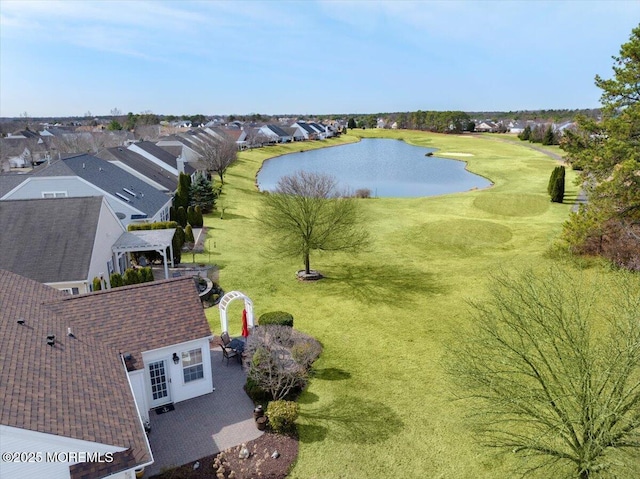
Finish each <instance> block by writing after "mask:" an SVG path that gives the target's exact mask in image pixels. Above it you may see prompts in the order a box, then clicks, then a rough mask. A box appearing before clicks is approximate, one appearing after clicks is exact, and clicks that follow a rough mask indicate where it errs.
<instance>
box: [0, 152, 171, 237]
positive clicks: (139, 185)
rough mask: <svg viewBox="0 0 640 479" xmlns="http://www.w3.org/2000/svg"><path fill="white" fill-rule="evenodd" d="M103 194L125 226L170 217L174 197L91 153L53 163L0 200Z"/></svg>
mask: <svg viewBox="0 0 640 479" xmlns="http://www.w3.org/2000/svg"><path fill="white" fill-rule="evenodd" d="M80 196H104V197H105V198H106V200H107V202H108V203H109V206H110V207H111V209H113V211H115V212H116V215H117V216H118V218H119V219H120V221H121V222H122V224H123V225H124V226H125V227H126V226H127V225H128V224H129V223H153V222H156V221H168V220H169V208H170V207H171V202H172V198H171V197H170V196H168V195H166V194H164V193H162V192H161V191H158V190H157V189H155V188H154V187H153V186H151V185H149V184H148V183H146V182H144V181H142V180H141V179H140V178H137V177H136V176H134V175H132V174H130V173H128V172H127V171H125V170H123V169H121V168H118V167H117V166H115V165H113V164H111V163H110V162H108V161H105V160H103V159H101V158H97V157H95V156H92V155H76V156H72V157H69V158H63V159H61V160H56V161H53V162H51V164H50V165H47V166H44V167H42V168H41V169H39V170H37V171H36V172H34V173H33V174H31V175H25V179H24V181H23V182H22V183H20V184H19V185H17V186H15V187H14V188H13V189H12V190H11V191H9V192H7V193H5V194H4V195H3V196H2V197H1V198H0V200H17V199H27V198H31V199H33V198H70V197H80Z"/></svg>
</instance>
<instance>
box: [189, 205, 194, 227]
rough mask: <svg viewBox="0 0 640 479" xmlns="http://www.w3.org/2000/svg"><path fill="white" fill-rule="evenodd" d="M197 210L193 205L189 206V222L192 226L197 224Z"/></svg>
mask: <svg viewBox="0 0 640 479" xmlns="http://www.w3.org/2000/svg"><path fill="white" fill-rule="evenodd" d="M195 215H196V210H195V208H194V207H193V206H189V207H188V208H187V223H188V224H190V225H191V226H195V225H194V223H195V220H196V216H195Z"/></svg>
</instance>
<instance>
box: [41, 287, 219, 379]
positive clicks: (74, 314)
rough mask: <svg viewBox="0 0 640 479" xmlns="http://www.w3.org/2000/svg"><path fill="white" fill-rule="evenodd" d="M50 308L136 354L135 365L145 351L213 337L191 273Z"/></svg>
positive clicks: (73, 298)
mask: <svg viewBox="0 0 640 479" xmlns="http://www.w3.org/2000/svg"><path fill="white" fill-rule="evenodd" d="M51 308H52V309H53V310H55V311H56V312H57V313H59V314H60V315H63V316H64V317H65V318H67V320H68V321H69V322H70V323H71V324H73V325H74V326H78V327H80V328H82V329H87V330H90V331H91V333H92V334H93V335H95V337H98V338H100V340H101V341H102V342H104V343H105V344H109V345H111V346H113V347H114V348H117V349H118V350H119V351H120V352H122V353H123V354H124V353H130V354H132V356H133V363H132V365H133V366H134V367H133V369H140V368H142V367H143V366H142V364H143V363H142V352H143V351H150V350H153V349H158V348H162V347H165V346H170V345H172V344H178V343H182V342H186V341H191V340H193V339H199V338H205V337H207V336H211V330H210V329H209V325H208V323H207V318H206V316H205V314H204V309H203V308H202V303H201V302H200V299H199V298H198V295H197V293H196V288H195V285H194V282H193V279H191V278H177V279H168V280H163V281H154V282H152V283H143V284H137V285H133V286H125V287H122V288H115V289H110V290H107V291H100V292H96V293H93V294H89V295H80V296H67V297H65V298H64V299H62V300H60V301H56V302H55V303H54V304H52V305H51ZM151 332H152V333H151Z"/></svg>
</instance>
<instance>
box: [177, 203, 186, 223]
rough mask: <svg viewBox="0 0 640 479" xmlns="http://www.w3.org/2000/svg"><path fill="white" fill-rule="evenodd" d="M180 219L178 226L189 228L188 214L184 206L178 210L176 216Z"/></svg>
mask: <svg viewBox="0 0 640 479" xmlns="http://www.w3.org/2000/svg"><path fill="white" fill-rule="evenodd" d="M176 216H177V217H178V224H179V225H180V226H182V227H183V228H184V227H185V226H187V212H186V210H185V209H184V207H183V206H181V207H180V208H178V213H177V215H176Z"/></svg>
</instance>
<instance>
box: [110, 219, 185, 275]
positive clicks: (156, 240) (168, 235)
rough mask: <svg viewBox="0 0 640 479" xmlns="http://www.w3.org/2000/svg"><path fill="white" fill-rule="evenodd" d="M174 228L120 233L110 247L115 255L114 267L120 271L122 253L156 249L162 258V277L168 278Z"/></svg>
mask: <svg viewBox="0 0 640 479" xmlns="http://www.w3.org/2000/svg"><path fill="white" fill-rule="evenodd" d="M175 232H176V229H175V228H170V229H165V230H139V231H127V232H125V233H122V236H120V238H118V241H116V242H115V244H114V245H113V246H112V247H111V251H113V253H114V254H115V255H116V269H117V272H118V273H121V274H122V273H123V271H120V258H122V255H124V254H129V253H134V252H138V251H157V252H158V253H160V254H161V255H162V259H163V260H164V277H165V278H167V279H168V278H169V266H168V264H167V263H168V262H171V267H172V268H173V243H172V241H173V235H174V233H175ZM167 248H169V259H168V261H167Z"/></svg>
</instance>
